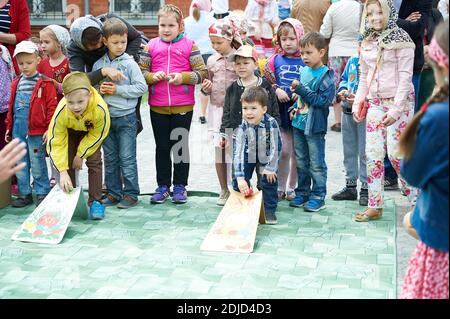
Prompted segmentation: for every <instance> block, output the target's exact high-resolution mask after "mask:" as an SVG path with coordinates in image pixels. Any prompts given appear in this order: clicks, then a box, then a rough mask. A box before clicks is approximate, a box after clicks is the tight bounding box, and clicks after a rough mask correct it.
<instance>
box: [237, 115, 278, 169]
mask: <svg viewBox="0 0 450 319" xmlns="http://www.w3.org/2000/svg"><path fill="white" fill-rule="evenodd" d="M281 148H282V143H281V134H280V128H279V126H278V123H277V121H276V120H275V119H274V118H273V117H271V116H270V115H269V114H267V113H266V114H264V118H263V119H262V121H261V122H260V123H259V125H250V124H249V123H248V122H246V121H245V120H244V121H242V124H241V125H240V126H239V128H238V130H237V134H236V140H235V148H234V149H235V151H234V155H233V167H234V176H235V177H245V174H244V164H246V163H256V162H258V163H260V164H261V169H264V170H267V171H269V172H273V173H276V172H277V171H278V160H279V158H280V154H281Z"/></svg>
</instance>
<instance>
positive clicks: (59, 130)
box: [47, 107, 69, 172]
mask: <svg viewBox="0 0 450 319" xmlns="http://www.w3.org/2000/svg"><path fill="white" fill-rule="evenodd" d="M64 110H65V107H62V108H57V110H56V111H55V113H54V114H53V117H52V119H51V121H50V125H49V127H48V132H47V153H48V155H49V157H50V160H51V162H52V164H53V166H54V167H55V168H56V169H57V170H58V172H63V171H67V170H68V169H69V153H68V133H67V127H66V123H65V119H64V113H65V112H64Z"/></svg>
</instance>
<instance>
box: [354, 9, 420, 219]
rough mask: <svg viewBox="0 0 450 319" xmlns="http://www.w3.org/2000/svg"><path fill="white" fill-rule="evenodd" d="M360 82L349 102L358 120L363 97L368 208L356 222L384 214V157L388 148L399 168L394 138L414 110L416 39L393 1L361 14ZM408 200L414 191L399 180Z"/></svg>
mask: <svg viewBox="0 0 450 319" xmlns="http://www.w3.org/2000/svg"><path fill="white" fill-rule="evenodd" d="M361 21H362V23H361V33H362V43H361V54H360V68H361V70H360V83H359V86H358V91H357V92H356V96H355V101H354V103H353V108H352V112H353V117H354V119H355V121H356V122H358V123H359V122H361V121H363V120H364V117H363V114H362V113H360V110H361V108H362V105H361V104H363V103H364V101H365V100H367V104H366V105H368V109H367V116H366V156H367V183H368V189H369V200H368V208H367V209H366V210H365V211H364V212H362V213H358V214H357V215H356V216H355V220H356V221H358V222H367V221H369V220H373V219H379V218H381V216H382V214H383V179H384V165H383V159H384V156H385V154H386V150H387V152H388V154H389V160H390V162H391V163H392V166H393V167H394V169H395V170H396V171H397V173H399V171H400V159H399V157H400V154H399V150H398V141H399V138H400V135H401V133H402V132H403V130H404V129H405V127H406V125H407V124H408V122H409V121H410V120H411V118H412V115H413V110H414V88H413V85H412V74H413V64H414V47H415V46H414V42H413V41H412V40H411V38H410V37H409V35H408V34H407V33H406V32H405V31H404V30H403V29H400V28H399V27H398V26H397V24H396V22H397V11H396V9H395V7H394V5H393V3H392V0H368V1H366V3H365V5H364V10H363V14H362V20H361ZM401 182H402V184H403V188H404V190H405V192H406V194H407V195H408V196H410V198H411V199H413V198H414V193H415V192H412V191H411V190H410V189H409V187H408V186H407V185H406V183H405V181H403V180H402V179H401Z"/></svg>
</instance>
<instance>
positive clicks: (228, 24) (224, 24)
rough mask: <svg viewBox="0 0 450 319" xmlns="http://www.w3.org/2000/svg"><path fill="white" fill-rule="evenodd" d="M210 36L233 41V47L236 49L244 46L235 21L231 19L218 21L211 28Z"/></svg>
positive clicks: (226, 18)
mask: <svg viewBox="0 0 450 319" xmlns="http://www.w3.org/2000/svg"><path fill="white" fill-rule="evenodd" d="M209 35H210V36H215V37H220V38H224V39H226V40H229V41H231V46H232V47H233V48H235V49H239V48H240V47H241V45H242V39H241V35H240V34H239V30H238V27H237V26H236V24H235V22H234V21H233V19H231V18H229V17H225V18H223V19H220V20H216V22H214V24H213V25H211V26H210V27H209Z"/></svg>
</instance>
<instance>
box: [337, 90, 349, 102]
mask: <svg viewBox="0 0 450 319" xmlns="http://www.w3.org/2000/svg"><path fill="white" fill-rule="evenodd" d="M337 95H338V96H339V98H340V99H341V100H342V101H345V100H346V99H347V96H348V91H347V90H342V91H341V92H339V93H338V94H337Z"/></svg>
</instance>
